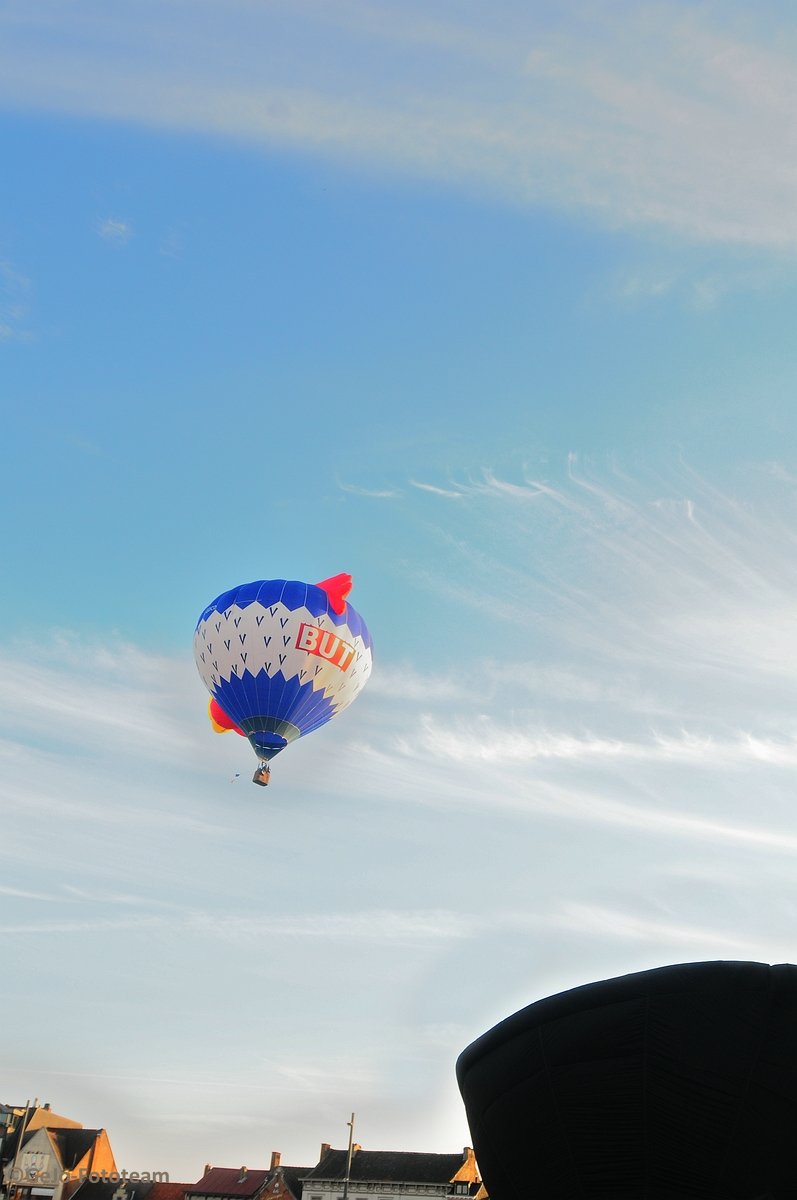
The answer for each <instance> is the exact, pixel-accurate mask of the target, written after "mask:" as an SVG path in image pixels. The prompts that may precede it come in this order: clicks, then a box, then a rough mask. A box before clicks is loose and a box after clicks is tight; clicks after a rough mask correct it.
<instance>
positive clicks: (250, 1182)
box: [186, 1167, 272, 1196]
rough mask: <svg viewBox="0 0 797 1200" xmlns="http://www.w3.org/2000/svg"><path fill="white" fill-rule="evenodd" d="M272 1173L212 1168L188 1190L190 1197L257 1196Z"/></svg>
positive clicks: (231, 1168)
mask: <svg viewBox="0 0 797 1200" xmlns="http://www.w3.org/2000/svg"><path fill="white" fill-rule="evenodd" d="M271 1174H272V1172H270V1171H248V1170H247V1169H246V1167H211V1168H210V1170H209V1171H206V1172H205V1174H204V1175H203V1176H202V1178H201V1179H200V1180H199V1181H198V1182H197V1183H192V1184H190V1185H189V1186H188V1187H187V1188H186V1193H187V1194H188V1195H189V1196H256V1195H257V1193H258V1192H260V1191H262V1189H263V1188H264V1187H265V1186H266V1183H267V1182H268V1179H269V1176H270V1175H271Z"/></svg>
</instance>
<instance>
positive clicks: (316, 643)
mask: <svg viewBox="0 0 797 1200" xmlns="http://www.w3.org/2000/svg"><path fill="white" fill-rule="evenodd" d="M296 648H297V650H306V651H307V653H308V654H316V655H317V656H318V657H319V658H325V659H326V660H327V662H331V663H332V665H333V666H335V667H340V669H341V671H345V670H347V669H348V668H349V667H350V666H351V664H352V662H353V661H354V654H355V651H354V646H351V645H350V644H349V643H348V642H344V640H343V638H339V637H338V636H337V634H334V633H330V632H329V630H328V629H319V628H318V626H317V625H306V624H305V623H304V621H302V623H301V625H300V626H299V632H298V634H297V635H296Z"/></svg>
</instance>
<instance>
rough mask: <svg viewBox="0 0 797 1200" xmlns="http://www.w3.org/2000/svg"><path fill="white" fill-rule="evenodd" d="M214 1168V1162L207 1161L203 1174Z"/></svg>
mask: <svg viewBox="0 0 797 1200" xmlns="http://www.w3.org/2000/svg"><path fill="white" fill-rule="evenodd" d="M212 1170H213V1163H205V1170H204V1172H203V1174H205V1175H207V1173H208V1171H212Z"/></svg>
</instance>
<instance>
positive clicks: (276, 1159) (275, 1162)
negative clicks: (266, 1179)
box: [269, 1150, 282, 1171]
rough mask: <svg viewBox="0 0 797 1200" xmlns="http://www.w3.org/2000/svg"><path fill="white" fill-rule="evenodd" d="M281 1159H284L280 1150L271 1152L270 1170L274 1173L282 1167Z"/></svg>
mask: <svg viewBox="0 0 797 1200" xmlns="http://www.w3.org/2000/svg"><path fill="white" fill-rule="evenodd" d="M281 1158H282V1155H281V1154H280V1152H279V1150H272V1151H271V1167H270V1168H269V1169H270V1170H272V1171H276V1169H277V1167H278V1166H279V1165H280V1159H281Z"/></svg>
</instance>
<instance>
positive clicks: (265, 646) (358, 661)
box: [194, 576, 372, 760]
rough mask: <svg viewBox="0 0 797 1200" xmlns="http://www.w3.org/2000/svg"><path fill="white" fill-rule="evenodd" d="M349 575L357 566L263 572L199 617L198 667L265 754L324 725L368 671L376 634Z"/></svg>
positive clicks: (234, 719)
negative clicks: (299, 574) (286, 575)
mask: <svg viewBox="0 0 797 1200" xmlns="http://www.w3.org/2000/svg"><path fill="white" fill-rule="evenodd" d="M341 580H348V583H349V586H350V584H351V580H350V577H348V576H336V577H335V579H334V580H328V581H325V584H324V586H319V585H318V584H312V583H299V582H298V581H296V580H286V579H260V580H256V581H255V582H254V583H247V584H242V585H241V586H240V587H236V588H232V589H231V590H230V591H227V592H223V593H222V594H221V595H220V596H217V597H216V599H215V600H214V601H213V603H212V604H209V605H208V607H207V608H206V609H205V610H204V612H203V613H202V615H201V616H200V618H199V621H198V623H197V627H196V632H195V634H194V656H195V658H196V664H197V667H198V669H199V674H200V676H201V677H202V680H203V682H204V684H205V686H206V687H207V689H208V691H209V692H210V694H211V696H212V697H213V699H214V700H215V701H216V702H217V704H218V705H219V707H220V708H221V709H222V711H223V713H225V714H226V715H227V717H228V718H229V719H230V721H231V722H232V723H233V724H235V725H237V726H238V727H239V728H240V729H241V730H242V731H243V732H244V734H245V735H246V737H248V739H249V741H250V743H251V745H252V748H253V749H254V751H255V753H256V754H257V756H258V757H259V758H261V759H266V760H268V759H271V758H273V757H274V755H275V754H278V753H279V751H280V750H282V749H284V747H285V746H286V745H288V743H289V742H292V741H295V739H296V738H298V737H302V736H303V735H304V734H307V733H311V732H312V731H313V730H314V729H318V728H319V727H320V726H321V725H325V724H326V722H327V721H329V720H331V718H332V717H334V716H335V715H336V714H337V713H339V712H341V711H342V710H343V709H344V708H346V707H347V706H348V705H349V704H351V702H352V700H354V699H355V697H356V696H357V695H359V693H360V692H361V691H362V689H363V687H364V686H365V684H366V682H367V681H368V677H369V675H370V673H371V662H372V643H371V635H370V634H369V632H368V629H367V627H366V624H365V622H364V621H363V619H362V617H361V616H360V615H359V613H357V612H356V611H355V609H353V608H352V606H351V605H350V604H348V603H347V602H346V601H345V598H344V593H345V592H346V591H347V590H348V589H347V588H344V590H343V592H341V586H340V581H341ZM332 585H337V587H335V586H332Z"/></svg>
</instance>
